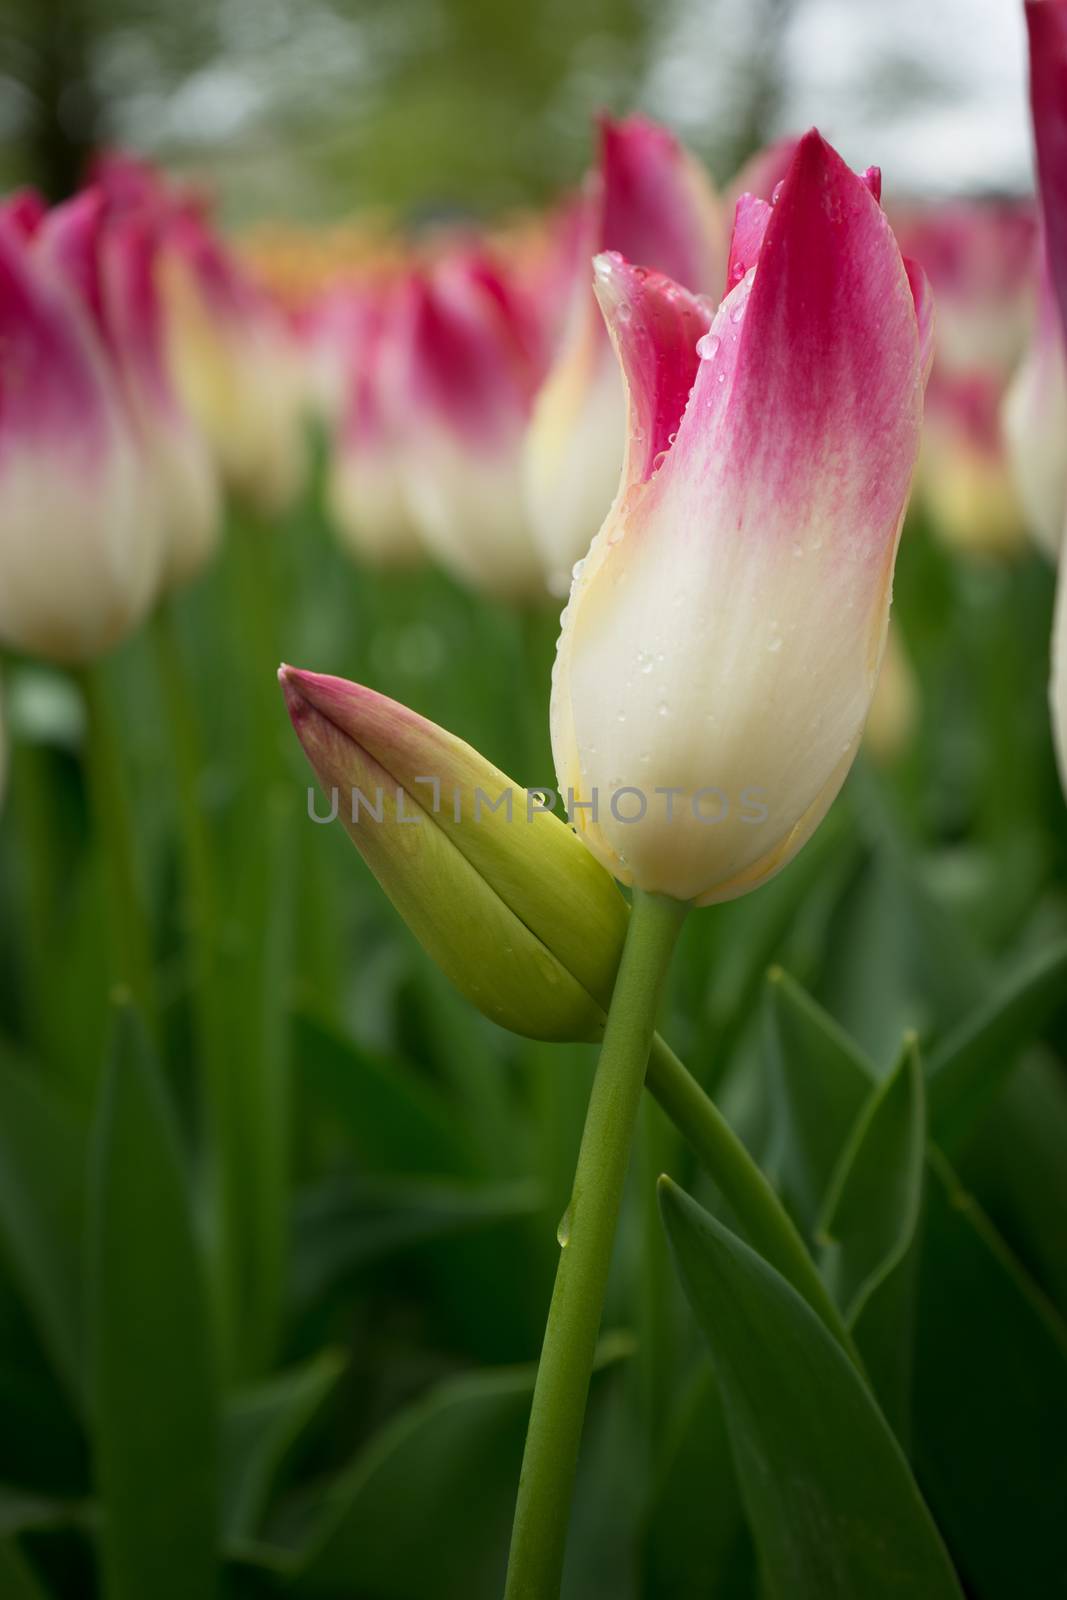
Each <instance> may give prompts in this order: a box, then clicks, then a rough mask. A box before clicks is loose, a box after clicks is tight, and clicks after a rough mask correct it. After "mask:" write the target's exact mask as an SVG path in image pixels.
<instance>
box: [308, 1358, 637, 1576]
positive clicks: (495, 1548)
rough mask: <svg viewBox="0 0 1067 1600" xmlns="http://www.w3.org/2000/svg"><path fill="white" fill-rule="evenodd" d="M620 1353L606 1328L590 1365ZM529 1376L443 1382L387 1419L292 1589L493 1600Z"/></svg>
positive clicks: (332, 1503)
mask: <svg viewBox="0 0 1067 1600" xmlns="http://www.w3.org/2000/svg"><path fill="white" fill-rule="evenodd" d="M631 1349H632V1343H631V1341H630V1339H629V1338H628V1337H627V1336H622V1335H616V1336H614V1337H612V1336H608V1337H606V1338H604V1339H603V1340H602V1341H601V1346H600V1352H599V1361H598V1365H599V1366H601V1367H603V1366H604V1365H606V1364H608V1363H609V1362H612V1361H615V1360H617V1359H619V1358H620V1357H621V1356H623V1355H625V1354H628V1353H629V1351H630V1350H631ZM534 1376H535V1368H534V1367H532V1366H523V1367H509V1368H504V1369H498V1370H495V1371H489V1372H478V1373H475V1374H473V1375H472V1376H470V1377H464V1378H457V1379H453V1380H451V1381H449V1382H446V1383H443V1384H440V1385H439V1386H438V1387H437V1388H435V1389H433V1390H431V1392H430V1393H429V1394H428V1395H427V1396H426V1397H425V1398H424V1399H422V1400H419V1401H417V1402H416V1403H415V1404H414V1405H412V1406H409V1407H408V1408H407V1409H406V1410H405V1411H403V1412H401V1413H400V1415H399V1416H397V1417H395V1418H394V1419H393V1421H392V1422H391V1423H389V1424H388V1425H387V1426H386V1427H385V1428H384V1429H383V1430H382V1432H381V1433H380V1434H378V1435H377V1437H376V1438H375V1439H373V1440H372V1441H371V1442H370V1444H369V1445H368V1446H367V1447H366V1448H365V1449H364V1450H363V1451H362V1452H361V1453H360V1454H359V1456H358V1457H357V1458H356V1460H355V1462H354V1463H353V1464H352V1466H351V1467H350V1468H349V1469H348V1470H347V1471H346V1472H344V1473H343V1474H342V1475H341V1477H340V1478H338V1479H337V1480H336V1481H335V1482H334V1484H333V1485H332V1487H331V1489H330V1492H329V1497H328V1500H327V1502H326V1505H325V1507H324V1511H323V1516H322V1520H321V1524H320V1526H319V1529H318V1532H317V1534H316V1535H315V1537H314V1538H313V1541H312V1543H311V1545H310V1547H309V1548H308V1549H307V1551H306V1553H305V1554H304V1556H303V1557H302V1559H300V1561H299V1563H298V1565H297V1570H296V1576H295V1582H294V1587H295V1592H296V1593H297V1594H299V1595H309V1596H310V1595H337V1596H339V1597H344V1600H348V1597H350V1596H351V1595H353V1594H354V1593H359V1594H366V1595H373V1596H374V1600H426V1596H427V1595H431V1594H432V1595H433V1596H434V1600H482V1597H484V1600H496V1597H497V1596H498V1595H499V1593H500V1588H501V1585H502V1582H503V1575H504V1564H505V1561H506V1557H507V1546H508V1537H509V1531H510V1522H511V1512H512V1508H513V1506H514V1502H515V1486H516V1484H517V1482H518V1475H519V1465H520V1462H521V1459H522V1448H523V1440H524V1437H525V1432H526V1420H527V1416H528V1413H529V1409H530V1396H531V1394H532V1392H533V1381H534Z"/></svg>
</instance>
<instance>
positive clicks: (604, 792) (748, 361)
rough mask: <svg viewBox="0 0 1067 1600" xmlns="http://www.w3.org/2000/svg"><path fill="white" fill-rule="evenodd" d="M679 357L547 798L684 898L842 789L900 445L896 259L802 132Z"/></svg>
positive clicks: (619, 541) (587, 606) (560, 678)
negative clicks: (683, 382)
mask: <svg viewBox="0 0 1067 1600" xmlns="http://www.w3.org/2000/svg"><path fill="white" fill-rule="evenodd" d="M701 351H702V354H703V356H704V359H703V360H702V362H701V365H700V369H699V371H698V374H697V377H696V381H695V384H694V387H693V391H692V394H691V396H690V400H689V404H688V407H687V409H686V412H685V415H684V418H683V420H682V423H681V427H680V429H679V431H678V437H677V441H676V443H675V444H674V445H673V446H672V447H671V449H670V450H669V452H668V454H667V457H666V460H665V462H664V463H663V465H662V466H661V467H660V469H659V471H658V472H657V473H656V474H655V475H654V476H653V477H652V478H651V479H650V480H649V481H648V482H647V483H645V484H643V485H639V486H637V487H636V488H634V489H631V490H630V491H629V492H628V494H627V495H625V496H623V497H622V498H621V499H620V500H619V501H618V502H617V503H616V506H615V507H614V509H613V513H612V515H611V517H610V518H609V519H608V522H607V523H606V524H605V526H604V528H603V529H602V530H601V533H600V535H598V537H597V539H596V540H595V541H594V545H593V548H592V550H591V551H590V555H589V559H588V560H587V562H586V563H585V567H584V569H583V572H582V574H581V576H580V578H579V579H578V581H577V582H576V584H575V586H574V589H573V590H572V593H571V600H570V604H569V606H568V609H567V612H566V613H565V618H564V626H563V633H562V637H561V641H560V650H559V655H558V657H557V663H556V673H555V677H554V689H553V713H552V720H553V748H554V750H555V754H556V761H557V771H558V774H559V781H560V785H561V787H565V788H568V789H573V791H574V797H575V799H577V800H578V801H579V802H583V801H584V802H586V803H588V802H589V801H590V800H591V799H592V796H593V794H594V792H596V793H598V795H599V812H600V814H599V820H598V821H594V820H593V818H592V815H591V813H589V812H583V811H579V812H578V813H577V815H576V818H575V820H576V825H577V826H578V827H579V829H581V830H582V831H583V837H584V838H585V839H586V842H587V843H588V844H589V847H590V848H591V849H592V850H593V852H594V854H596V855H598V857H599V859H601V860H602V861H603V862H604V864H605V865H608V866H609V867H610V868H611V869H612V870H613V871H614V872H615V873H616V874H617V875H618V876H620V877H622V878H623V880H624V881H633V882H637V883H639V884H640V885H641V887H643V888H646V889H652V890H658V891H660V892H663V893H667V894H672V895H675V896H677V897H679V898H682V899H697V900H701V901H707V900H711V899H721V898H727V897H729V896H730V895H732V894H735V893H739V892H742V890H743V889H746V888H749V887H752V886H753V885H754V883H756V882H760V881H762V880H763V878H765V877H767V876H769V875H770V873H771V872H772V871H775V870H777V869H778V867H779V866H781V865H784V863H785V861H786V860H788V859H789V858H790V857H791V855H792V854H793V853H794V852H795V849H796V848H798V845H799V842H801V841H802V839H803V838H804V837H806V835H807V833H808V832H810V831H811V829H812V828H814V827H815V826H816V825H817V823H818V821H819V819H820V818H821V816H822V815H823V814H824V812H825V810H826V808H827V806H828V805H829V803H830V801H831V800H832V798H833V795H834V794H835V793H836V790H837V788H838V787H839V785H840V783H841V781H842V780H843V778H844V775H845V773H846V772H847V770H848V766H849V764H850V762H851V760H852V757H853V755H854V753H855V749H856V747H857V744H858V741H859V737H860V733H861V730H862V725H863V720H864V717H865V715H866V712H867V709H868V707H869V704H870V699H871V695H872V693H873V688H874V683H875V680H876V677H877V670H878V663H879V659H880V656H881V651H882V646H883V641H884V637H885V630H886V624H887V620H888V609H889V591H890V580H891V573H892V565H893V559H894V556H895V551H896V545H897V539H898V536H899V530H900V524H901V521H902V517H903V510H904V505H905V502H906V498H907V492H908V487H909V483H910V479H911V474H912V471H913V468H914V464H915V457H916V453H917V447H918V438H919V424H920V417H921V406H922V376H923V375H922V366H921V353H920V340H919V329H918V322H917V317H916V310H915V305H914V302H913V296H912V291H911V287H910V285H909V281H908V277H907V274H906V272H905V269H904V266H903V262H902V260H901V257H900V252H899V250H898V249H897V246H896V242H895V240H894V239H893V236H892V233H891V232H890V229H889V226H888V224H887V222H886V220H885V217H884V215H883V213H882V211H881V209H880V207H879V206H878V205H877V203H876V202H875V200H874V198H873V196H872V194H871V192H870V188H869V185H868V184H866V183H865V182H864V180H863V179H862V178H860V177H858V176H857V175H856V174H854V173H853V172H851V171H850V169H849V168H848V167H847V166H846V165H845V164H844V162H842V161H841V160H840V158H839V157H838V156H837V155H836V154H835V153H834V152H833V151H832V150H831V149H830V148H829V146H827V145H826V144H825V143H824V142H823V141H822V139H821V138H819V136H818V135H817V134H815V133H812V134H809V135H807V136H806V137H805V138H804V139H803V140H802V141H801V142H800V145H799V147H798V151H797V155H796V157H795V160H794V162H793V165H792V167H791V169H790V173H789V176H788V177H787V179H786V180H785V183H784V185H783V187H782V190H781V193H780V195H779V198H778V201H777V204H776V205H775V206H774V208H773V212H772V215H771V218H770V220H769V223H768V226H767V231H766V235H765V238H764V243H763V249H762V251H761V254H760V257H759V261H758V265H757V266H756V268H755V270H754V271H753V270H751V269H750V271H749V273H748V274H747V276H746V277H745V278H744V279H743V280H742V281H741V282H740V283H739V284H738V285H737V286H736V288H735V289H734V290H732V292H731V293H730V295H729V296H728V297H727V299H726V300H725V302H724V303H723V305H722V307H721V308H720V310H719V313H718V314H717V316H716V317H715V320H714V322H713V323H712V326H711V329H710V331H709V333H708V334H707V335H706V336H705V338H704V339H703V340H702V342H701ZM620 786H625V787H629V786H633V787H634V788H636V789H638V790H640V791H641V792H642V793H643V794H644V796H645V800H646V803H647V805H648V807H649V816H648V819H647V822H646V821H642V822H641V824H640V825H634V824H633V823H623V822H620V820H619V818H618V817H617V815H616V814H615V812H614V810H611V809H609V797H610V795H611V794H612V792H613V791H617V790H618V789H619V788H620ZM667 789H670V790H672V791H675V792H676V794H677V796H678V797H679V800H678V806H677V811H678V813H679V814H676V815H675V816H674V818H673V821H664V820H663V819H662V814H663V812H664V810H665V802H664V801H662V800H661V801H659V802H658V804H657V809H658V811H659V813H660V821H659V823H658V824H654V822H653V817H652V809H653V804H654V795H656V794H661V793H665V792H666V790H667ZM712 789H714V790H715V791H717V792H721V793H722V795H723V796H724V797H725V800H726V811H725V813H724V814H723V815H722V817H720V818H717V820H715V821H712V822H710V823H709V821H708V819H707V816H706V814H705V815H703V816H698V815H696V813H695V810H694V808H693V800H694V797H695V796H696V795H698V794H700V792H701V791H710V790H712ZM746 796H748V803H747V805H746V798H745V797H746ZM716 805H718V802H716ZM754 813H755V814H758V816H759V819H760V820H759V821H758V822H757V821H755V820H753V814H754Z"/></svg>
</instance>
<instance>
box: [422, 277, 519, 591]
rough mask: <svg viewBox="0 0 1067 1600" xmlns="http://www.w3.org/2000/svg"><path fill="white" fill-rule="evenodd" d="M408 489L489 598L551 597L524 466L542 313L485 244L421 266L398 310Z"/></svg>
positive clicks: (457, 564) (442, 550)
mask: <svg viewBox="0 0 1067 1600" xmlns="http://www.w3.org/2000/svg"><path fill="white" fill-rule="evenodd" d="M397 339H398V349H399V352H400V354H399V360H398V368H399V372H400V379H399V383H400V394H401V404H402V407H403V449H402V452H401V459H402V463H403V473H404V494H405V497H406V501H407V504H408V506H409V507H410V512H411V516H412V518H413V520H414V523H415V526H416V528H417V529H418V532H419V535H420V537H421V538H422V540H423V542H424V543H425V545H426V547H427V549H428V550H429V551H430V552H431V553H432V554H433V555H435V556H436V557H437V558H438V559H439V560H440V561H441V562H442V564H443V565H444V566H446V567H448V568H449V569H450V570H451V571H453V572H454V573H455V574H456V575H457V576H458V577H459V578H461V579H463V580H464V581H465V582H467V583H470V584H472V585H473V586H474V587H475V588H479V589H483V590H485V591H486V592H488V593H489V594H493V595H496V596H498V597H499V598H501V599H508V600H526V599H532V598H536V597H538V596H540V595H541V594H542V593H543V592H544V584H543V579H542V576H541V563H540V559H539V557H538V553H537V550H536V548H535V546H534V542H533V539H532V537H531V533H530V527H529V523H528V521H527V517H526V509H525V506H524V504H523V499H522V493H521V487H520V473H519V463H520V454H521V451H522V444H523V438H524V436H525V432H526V426H527V422H528V420H529V416H530V408H531V405H532V403H533V397H534V393H535V391H536V389H537V386H538V383H539V382H540V379H541V375H542V372H543V370H544V339H543V331H542V327H541V325H540V322H539V320H538V316H537V311H536V308H535V307H534V306H533V305H532V304H531V303H530V301H529V300H528V298H527V297H526V296H525V295H524V294H523V292H522V290H521V287H520V286H519V284H518V283H517V282H515V281H514V280H513V279H512V278H511V277H510V276H509V275H508V274H507V272H506V271H505V270H504V268H503V267H502V266H501V265H500V264H498V263H497V262H496V261H494V260H493V259H491V258H490V257H489V256H488V255H487V254H486V253H485V252H483V251H482V250H479V249H464V250H460V251H452V252H450V253H449V254H447V255H445V256H444V257H443V258H442V259H441V260H440V261H438V262H436V263H435V264H434V265H432V266H431V267H429V268H427V269H424V270H417V271H415V272H413V273H412V274H411V275H410V276H409V278H408V280H407V282H406V284H404V285H403V286H402V287H401V290H400V303H399V308H398V312H397Z"/></svg>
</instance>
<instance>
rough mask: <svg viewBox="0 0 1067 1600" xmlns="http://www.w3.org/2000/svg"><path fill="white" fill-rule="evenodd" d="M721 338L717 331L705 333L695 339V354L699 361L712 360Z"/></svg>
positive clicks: (716, 353)
mask: <svg viewBox="0 0 1067 1600" xmlns="http://www.w3.org/2000/svg"><path fill="white" fill-rule="evenodd" d="M721 344H722V340H721V339H720V338H719V335H718V334H717V333H705V334H704V335H703V336H702V337H701V338H699V339H698V340H697V355H698V356H699V357H700V359H701V361H714V359H715V357H716V356H717V355H718V353H719V347H720V345H721Z"/></svg>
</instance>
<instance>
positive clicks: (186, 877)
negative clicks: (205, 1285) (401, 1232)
mask: <svg viewBox="0 0 1067 1600" xmlns="http://www.w3.org/2000/svg"><path fill="white" fill-rule="evenodd" d="M151 634H152V643H153V646H154V650H155V658H156V672H157V675H158V678H159V684H160V689H161V692H162V697H163V706H164V712H165V715H166V719H167V726H168V729H169V731H170V736H171V748H172V751H173V758H174V772H175V778H176V793H177V801H178V821H179V827H180V831H181V867H182V898H183V911H184V927H183V934H184V952H185V956H186V961H187V970H188V976H189V982H190V989H191V1011H192V1018H193V1026H194V1029H195V1036H196V1042H197V1064H198V1068H199V1074H198V1078H199V1090H200V1111H201V1116H202V1117H203V1120H204V1124H205V1127H206V1130H207V1135H208V1136H207V1138H206V1139H205V1141H204V1143H205V1150H206V1152H207V1157H206V1169H207V1170H206V1177H207V1193H208V1196H209V1205H210V1214H211V1224H212V1225H211V1233H210V1241H211V1247H212V1254H211V1264H212V1269H213V1291H214V1295H215V1301H216V1311H217V1316H218V1324H219V1337H220V1347H221V1348H222V1349H224V1350H225V1349H228V1347H229V1331H228V1330H229V1316H230V1309H231V1308H230V1307H229V1303H228V1293H229V1285H230V1283H231V1281H232V1277H233V1271H232V1255H233V1252H234V1250H235V1248H236V1241H235V1238H234V1221H233V1216H232V1211H233V1207H232V1204H231V1201H230V1198H229V1188H230V1187H232V1185H228V1184H227V1181H226V1177H227V1175H226V1171H225V1166H226V1161H225V1156H224V1152H226V1151H227V1149H228V1144H227V1125H228V1118H227V1081H228V1075H229V1061H228V1040H227V1034H226V1028H227V1007H226V997H225V993H224V989H225V983H224V975H223V973H222V971H221V964H220V956H221V951H220V931H219V930H220V923H219V895H218V888H217V881H216V863H215V860H214V854H213V850H212V842H211V837H210V833H209V829H208V826H207V822H206V819H205V814H204V806H203V799H202V794H201V788H202V776H203V768H204V757H203V746H202V742H201V737H200V728H199V724H198V720H197V716H196V712H195V709H194V706H193V700H192V696H191V695H190V692H189V675H188V670H187V667H186V663H185V660H184V659H183V655H182V648H181V640H180V639H179V637H178V630H177V626H176V621H175V616H174V611H173V602H172V601H170V600H164V601H163V602H162V604H160V605H159V606H158V607H157V609H156V612H155V615H154V617H153V619H152V625H151Z"/></svg>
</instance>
